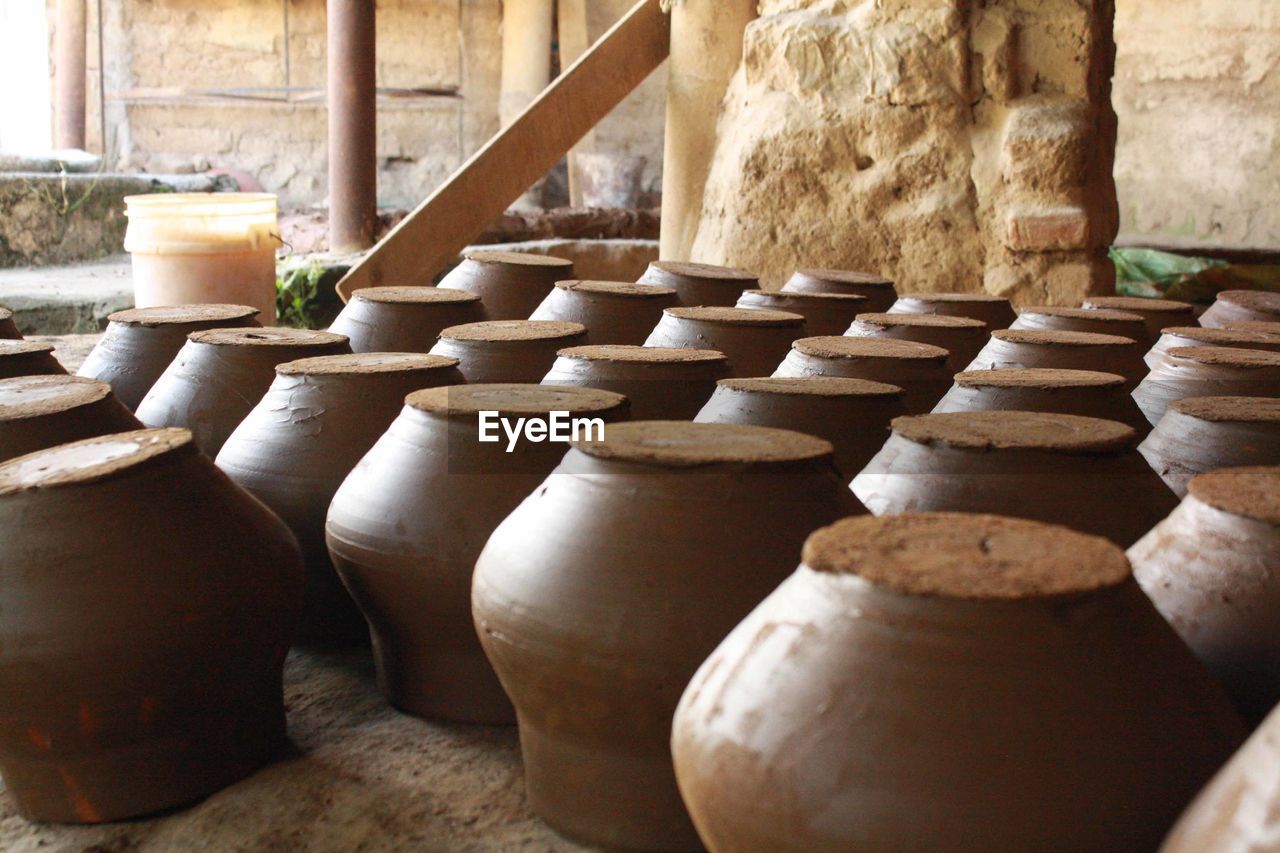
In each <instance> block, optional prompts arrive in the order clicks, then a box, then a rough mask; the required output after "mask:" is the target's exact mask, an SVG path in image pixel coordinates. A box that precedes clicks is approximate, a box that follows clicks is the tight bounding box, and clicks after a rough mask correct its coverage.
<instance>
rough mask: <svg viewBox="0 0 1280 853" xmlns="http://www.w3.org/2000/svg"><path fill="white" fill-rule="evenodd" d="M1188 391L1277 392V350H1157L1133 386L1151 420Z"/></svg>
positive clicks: (1205, 394)
mask: <svg viewBox="0 0 1280 853" xmlns="http://www.w3.org/2000/svg"><path fill="white" fill-rule="evenodd" d="M1188 397H1280V353H1274V352H1262V351H1260V350H1247V349H1231V348H1229V347H1176V348H1174V349H1171V350H1168V351H1167V352H1164V353H1161V354H1160V357H1159V359H1158V360H1157V361H1156V362H1155V364H1153V365H1152V366H1151V372H1150V373H1149V374H1147V378H1146V379H1144V380H1142V384H1141V385H1139V386H1138V388H1137V390H1135V391H1134V392H1133V399H1135V400H1137V401H1138V406H1139V407H1140V408H1141V409H1142V413H1143V414H1145V415H1146V416H1147V420H1149V421H1151V423H1153V424H1158V423H1160V419H1161V418H1162V417H1164V413H1165V410H1166V409H1168V408H1169V404H1170V403H1172V402H1173V401H1174V400H1185V399H1187V398H1188Z"/></svg>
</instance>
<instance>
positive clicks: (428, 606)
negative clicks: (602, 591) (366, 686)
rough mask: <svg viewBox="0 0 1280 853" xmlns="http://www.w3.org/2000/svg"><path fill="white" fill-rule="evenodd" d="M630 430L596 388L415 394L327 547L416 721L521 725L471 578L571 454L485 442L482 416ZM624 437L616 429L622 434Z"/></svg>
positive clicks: (382, 681) (372, 459)
mask: <svg viewBox="0 0 1280 853" xmlns="http://www.w3.org/2000/svg"><path fill="white" fill-rule="evenodd" d="M482 411H493V412H498V413H500V414H501V415H502V416H504V417H530V416H541V417H546V416H547V415H549V414H550V413H551V412H556V411H561V412H568V413H570V416H572V417H589V418H602V419H604V420H607V421H616V420H618V419H619V418H622V417H625V414H626V401H625V400H624V398H622V397H621V396H620V395H617V394H611V393H609V392H607V391H596V390H592V389H588V388H548V387H540V386H528V385H464V386H457V387H454V388H433V389H430V390H425V391H417V392H415V393H413V394H410V395H409V397H408V399H407V401H406V405H405V407H404V411H403V412H402V413H401V414H400V416H399V417H398V418H397V419H396V420H395V422H394V423H392V425H391V428H390V429H389V430H387V432H386V433H385V434H384V435H383V436H382V438H380V439H378V442H377V443H376V444H375V445H374V446H373V449H372V450H370V451H369V452H368V454H366V455H365V457H364V459H362V460H361V461H360V464H359V465H357V466H356V468H355V470H354V471H352V472H351V475H350V476H348V477H347V479H346V481H345V482H344V483H343V484H342V486H341V488H339V489H338V493H337V494H336V495H335V496H334V499H333V504H332V506H331V507H330V509H329V520H328V523H327V525H326V535H327V539H328V543H329V549H330V552H331V554H332V556H333V563H334V565H335V566H336V567H337V569H338V573H339V574H340V575H341V576H342V579H343V580H344V581H345V583H346V584H347V588H348V589H349V590H350V591H351V595H352V597H353V598H354V599H355V601H356V603H357V604H358V605H359V606H360V610H361V611H362V612H363V613H364V616H365V618H366V619H367V620H368V622H369V628H370V632H371V634H372V636H373V649H374V658H375V660H376V662H377V665H378V683H379V686H380V687H381V689H382V692H383V693H384V694H385V695H386V696H387V699H388V700H389V701H390V702H391V703H392V704H393V705H395V706H396V707H397V708H399V709H400V710H402V711H405V712H407V713H411V714H417V715H420V716H425V717H437V718H443V719H447V720H458V721H462V722H470V723H511V722H513V721H514V719H515V717H514V712H513V711H512V708H511V704H510V702H509V701H508V700H507V697H506V694H504V693H503V692H502V687H501V686H500V685H499V684H498V680H497V678H495V677H494V674H493V671H492V669H490V667H489V664H488V662H487V661H486V660H485V657H484V653H483V652H482V651H481V649H480V643H479V640H478V639H477V638H476V633H475V629H474V627H473V625H472V622H471V604H470V601H471V598H470V595H471V573H472V569H473V567H474V566H475V562H476V558H477V557H478V556H479V555H480V549H481V548H483V547H484V543H485V540H487V539H488V538H489V534H490V533H492V532H493V529H494V528H495V527H497V526H498V523H499V522H501V521H502V519H503V518H505V517H506V516H507V514H508V513H510V512H511V511H512V510H513V509H515V507H516V505H517V504H519V503H520V501H522V500H524V499H525V497H526V496H527V495H528V494H529V493H530V492H532V491H533V490H534V489H535V488H537V486H538V484H539V483H540V482H542V479H543V478H544V477H546V475H547V474H548V473H549V472H550V471H551V469H553V468H554V467H555V466H556V463H558V462H559V461H560V459H561V458H562V457H563V456H564V453H565V446H564V445H563V444H562V443H551V442H543V443H535V442H531V441H523V442H520V443H518V444H517V445H516V446H515V448H514V450H513V451H512V452H510V453H508V452H506V450H507V441H506V438H505V436H504V437H503V439H502V440H501V441H499V442H498V443H493V444H486V443H482V442H480V440H479V413H480V412H482ZM609 428H610V429H612V428H614V427H612V426H611V427H609Z"/></svg>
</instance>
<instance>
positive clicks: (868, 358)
mask: <svg viewBox="0 0 1280 853" xmlns="http://www.w3.org/2000/svg"><path fill="white" fill-rule="evenodd" d="M773 375H774V376H783V377H799V376H837V377H842V378H845V379H870V380H871V381H873V382H885V383H888V384H890V385H897V386H898V387H900V388H902V390H903V391H904V392H905V393H904V394H903V397H902V403H903V405H904V406H905V407H906V410H907V411H908V412H910V413H911V414H919V413H921V412H927V411H929V410H930V409H932V408H933V407H934V406H935V405H936V404H937V402H938V401H939V400H941V399H942V395H943V394H945V393H947V389H948V388H950V387H951V371H950V370H948V369H947V351H946V350H944V349H942V348H941V347H935V346H930V345H929V344H920V343H915V342H913V341H895V340H891V339H889V338H849V337H826V338H803V339H801V340H798V341H796V342H795V344H793V345H792V347H791V352H789V353H787V357H786V358H785V359H784V360H783V362H782V364H780V365H779V366H778V369H777V370H775V371H774V372H773Z"/></svg>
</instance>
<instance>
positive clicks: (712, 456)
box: [573, 421, 834, 468]
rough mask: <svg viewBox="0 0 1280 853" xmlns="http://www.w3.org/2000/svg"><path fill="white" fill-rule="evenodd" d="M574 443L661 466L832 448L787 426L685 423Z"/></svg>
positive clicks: (623, 426) (592, 452)
mask: <svg viewBox="0 0 1280 853" xmlns="http://www.w3.org/2000/svg"><path fill="white" fill-rule="evenodd" d="M573 446H574V448H575V449H576V450H578V451H580V452H582V453H585V454H586V455H588V456H592V457H595V458H596V459H609V460H614V461H618V462H634V463H636V464H640V465H652V466H656V467H661V468H693V467H697V466H701V465H718V464H746V465H778V464H790V463H796V462H806V461H810V460H816V459H824V458H829V457H830V456H831V455H832V453H833V452H834V451H833V448H832V446H831V443H830V442H829V441H824V440H822V439H820V438H816V437H814V436H811V435H805V434H804V433H800V432H792V431H791V430H786V429H774V428H772V427H758V426H743V425H739V424H701V423H691V422H689V421H630V422H626V423H620V424H611V425H610V426H609V428H608V429H607V430H605V434H604V440H603V441H577V442H574V443H573Z"/></svg>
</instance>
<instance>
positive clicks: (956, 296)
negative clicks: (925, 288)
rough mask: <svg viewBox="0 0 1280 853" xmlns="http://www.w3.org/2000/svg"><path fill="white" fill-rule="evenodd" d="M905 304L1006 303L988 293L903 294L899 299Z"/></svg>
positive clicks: (1002, 299)
mask: <svg viewBox="0 0 1280 853" xmlns="http://www.w3.org/2000/svg"><path fill="white" fill-rule="evenodd" d="M899 298H900V299H902V300H903V301H905V302H985V303H997V302H1004V303H1008V301H1009V300H1008V299H1005V298H1004V297H1003V296H992V295H991V294H990V293H946V292H935V293H904V294H903V295H902V296H900V297H899Z"/></svg>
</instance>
